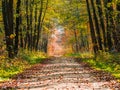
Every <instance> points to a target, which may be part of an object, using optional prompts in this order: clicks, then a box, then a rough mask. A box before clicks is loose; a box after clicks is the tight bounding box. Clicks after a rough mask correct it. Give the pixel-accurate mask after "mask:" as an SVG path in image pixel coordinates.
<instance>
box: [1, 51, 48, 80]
mask: <svg viewBox="0 0 120 90" xmlns="http://www.w3.org/2000/svg"><path fill="white" fill-rule="evenodd" d="M45 58H46V55H45V54H44V53H42V52H28V51H24V52H21V53H20V54H19V55H18V57H17V58H15V59H9V58H6V56H5V55H1V56H0V82H2V81H6V80H9V79H10V78H11V77H13V76H14V75H16V74H18V73H21V72H23V71H24V70H25V69H26V68H30V67H31V66H32V65H33V64H36V63H40V62H41V61H42V60H43V59H45Z"/></svg>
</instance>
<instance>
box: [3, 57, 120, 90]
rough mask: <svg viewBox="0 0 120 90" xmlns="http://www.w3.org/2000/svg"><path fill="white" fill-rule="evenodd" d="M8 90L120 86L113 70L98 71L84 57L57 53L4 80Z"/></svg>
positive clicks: (103, 89)
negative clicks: (9, 79)
mask: <svg viewBox="0 0 120 90" xmlns="http://www.w3.org/2000/svg"><path fill="white" fill-rule="evenodd" d="M3 88H4V90H120V83H118V82H117V81H116V80H115V79H114V78H113V77H112V76H111V75H110V74H109V73H106V72H103V71H96V70H94V69H92V68H90V67H89V65H87V64H85V63H83V62H81V60H80V59H75V58H66V57H54V58H50V59H46V60H44V61H43V62H42V63H40V64H36V65H34V66H33V67H31V68H29V69H27V70H25V71H24V72H23V73H21V74H19V75H17V76H16V77H14V78H13V79H12V80H11V81H9V82H6V83H3V84H2V86H1V89H3Z"/></svg>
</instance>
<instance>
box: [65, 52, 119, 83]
mask: <svg viewBox="0 0 120 90" xmlns="http://www.w3.org/2000/svg"><path fill="white" fill-rule="evenodd" d="M67 56H72V57H77V58H82V60H83V62H86V63H88V64H90V65H91V66H92V67H93V68H95V69H97V70H103V71H106V72H110V73H111V74H112V75H113V76H114V77H116V78H117V79H118V80H119V81H120V53H109V52H99V53H98V55H97V56H96V58H94V55H93V54H91V53H79V54H68V55H67Z"/></svg>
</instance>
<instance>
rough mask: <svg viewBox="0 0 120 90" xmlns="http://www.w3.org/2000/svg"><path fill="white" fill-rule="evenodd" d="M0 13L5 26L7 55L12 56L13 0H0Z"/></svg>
mask: <svg viewBox="0 0 120 90" xmlns="http://www.w3.org/2000/svg"><path fill="white" fill-rule="evenodd" d="M2 13H3V21H4V27H5V39H6V47H7V51H8V56H9V57H10V58H13V57H14V44H13V40H14V33H13V20H14V19H13V0H2Z"/></svg>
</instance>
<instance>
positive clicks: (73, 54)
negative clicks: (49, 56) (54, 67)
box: [65, 52, 94, 59]
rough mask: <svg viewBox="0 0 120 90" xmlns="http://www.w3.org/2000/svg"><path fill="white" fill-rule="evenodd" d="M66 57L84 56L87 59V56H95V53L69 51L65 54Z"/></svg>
mask: <svg viewBox="0 0 120 90" xmlns="http://www.w3.org/2000/svg"><path fill="white" fill-rule="evenodd" d="M65 56H66V57H75V58H82V59H86V58H93V57H94V55H93V53H91V52H84V53H69V54H66V55H65Z"/></svg>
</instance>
